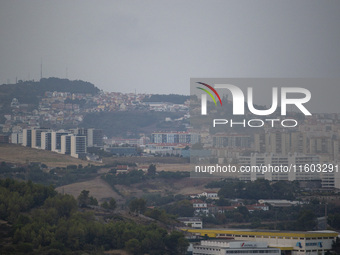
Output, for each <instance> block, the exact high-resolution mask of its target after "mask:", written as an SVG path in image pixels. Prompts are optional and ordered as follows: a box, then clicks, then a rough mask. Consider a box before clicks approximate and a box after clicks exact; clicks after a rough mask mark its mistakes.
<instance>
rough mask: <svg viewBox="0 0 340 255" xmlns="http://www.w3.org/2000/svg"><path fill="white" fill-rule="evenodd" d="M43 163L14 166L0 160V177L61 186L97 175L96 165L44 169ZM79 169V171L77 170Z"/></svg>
mask: <svg viewBox="0 0 340 255" xmlns="http://www.w3.org/2000/svg"><path fill="white" fill-rule="evenodd" d="M46 168H47V166H46V165H45V164H41V165H39V164H29V165H26V166H24V167H14V166H10V165H9V164H7V163H5V162H2V163H1V164H0V177H2V178H15V179H21V180H31V181H32V182H34V183H40V184H45V185H50V184H52V185H54V186H62V185H66V184H70V183H74V182H79V181H85V180H88V179H91V178H94V177H95V176H96V175H97V169H98V167H96V166H93V165H88V166H85V167H83V166H82V165H69V166H67V167H66V168H55V169H52V170H51V171H50V172H47V171H46ZM79 169H81V171H79Z"/></svg>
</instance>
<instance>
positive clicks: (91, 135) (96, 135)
mask: <svg viewBox="0 0 340 255" xmlns="http://www.w3.org/2000/svg"><path fill="white" fill-rule="evenodd" d="M102 146H103V130H101V129H94V128H89V129H87V147H102Z"/></svg>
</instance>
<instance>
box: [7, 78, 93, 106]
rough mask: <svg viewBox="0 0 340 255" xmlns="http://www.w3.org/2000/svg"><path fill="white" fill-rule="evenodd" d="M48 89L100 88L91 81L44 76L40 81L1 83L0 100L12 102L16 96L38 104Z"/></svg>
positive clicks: (89, 90)
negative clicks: (40, 97)
mask: <svg viewBox="0 0 340 255" xmlns="http://www.w3.org/2000/svg"><path fill="white" fill-rule="evenodd" d="M46 91H58V92H70V93H84V94H92V95H94V94H97V93H98V92H99V89H98V88H97V87H96V86H94V85H93V84H92V83H90V82H86V81H81V80H75V81H70V80H68V79H59V78H43V79H41V80H40V81H19V82H18V83H16V84H3V85H0V102H2V103H3V104H4V103H5V104H6V103H7V102H9V103H10V102H11V100H12V99H13V98H14V97H15V98H17V99H19V102H20V103H23V104H37V103H38V100H39V99H38V97H39V96H43V95H44V93H45V92H46Z"/></svg>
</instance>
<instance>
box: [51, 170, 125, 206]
mask: <svg viewBox="0 0 340 255" xmlns="http://www.w3.org/2000/svg"><path fill="white" fill-rule="evenodd" d="M56 190H57V191H58V192H60V193H66V194H70V195H72V196H74V197H75V198H77V197H78V196H79V194H80V193H81V192H82V191H83V190H88V191H90V196H93V197H95V198H96V199H97V200H98V202H99V203H102V202H104V201H105V200H106V199H108V198H111V197H113V198H114V199H115V200H116V201H117V202H119V201H121V200H122V197H121V196H120V195H118V194H117V193H116V192H115V191H113V190H112V189H111V187H110V185H109V184H107V183H106V182H105V181H104V180H103V179H101V178H100V176H97V177H96V178H95V179H93V180H89V181H85V182H77V183H72V184H68V185H65V186H61V187H58V188H56Z"/></svg>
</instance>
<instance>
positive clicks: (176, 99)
mask: <svg viewBox="0 0 340 255" xmlns="http://www.w3.org/2000/svg"><path fill="white" fill-rule="evenodd" d="M188 99H189V96H184V95H176V94H170V95H158V94H155V95H151V96H150V97H149V98H144V100H143V101H144V102H167V103H173V104H184V102H185V101H186V100H188Z"/></svg>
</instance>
